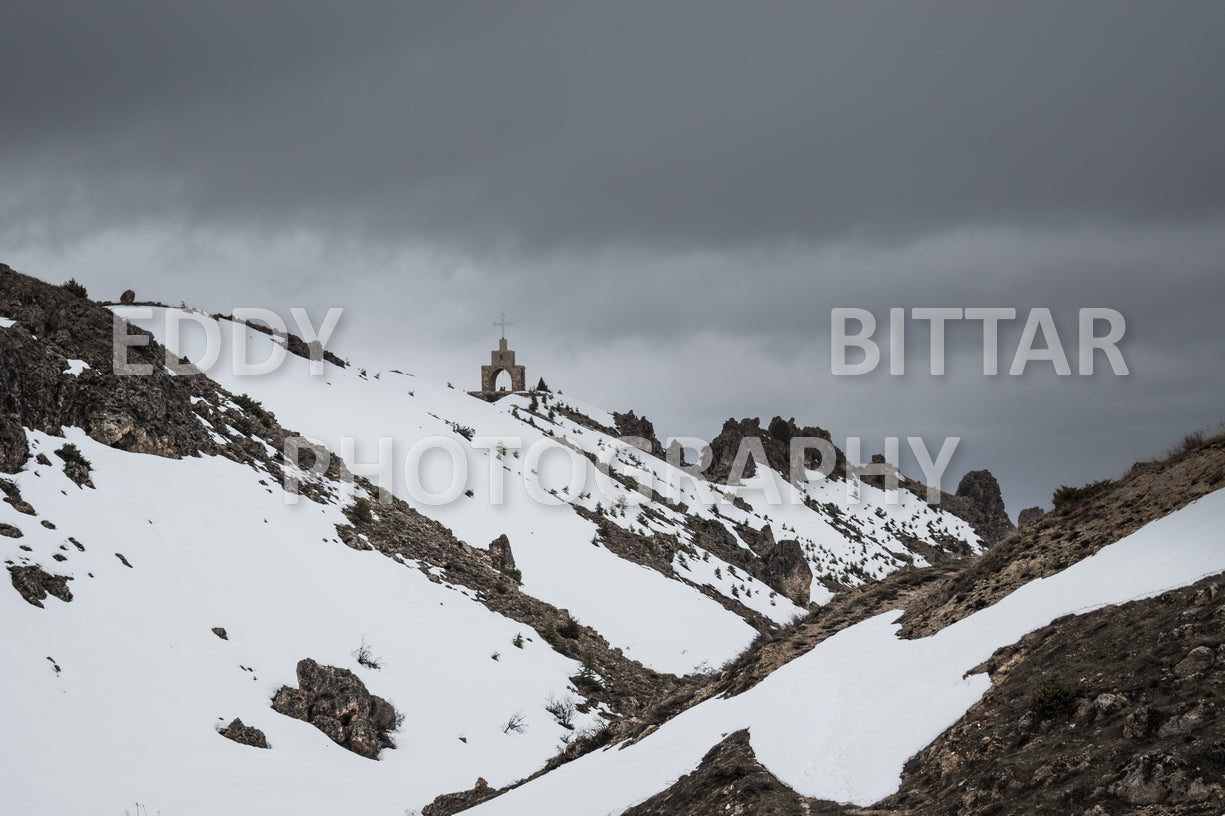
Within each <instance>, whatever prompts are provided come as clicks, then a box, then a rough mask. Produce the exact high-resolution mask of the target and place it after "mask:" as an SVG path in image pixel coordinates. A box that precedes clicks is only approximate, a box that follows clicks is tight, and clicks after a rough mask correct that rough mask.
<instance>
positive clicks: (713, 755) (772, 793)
mask: <svg viewBox="0 0 1225 816" xmlns="http://www.w3.org/2000/svg"><path fill="white" fill-rule="evenodd" d="M817 812H818V811H816V810H814V809H811V808H810V806H809V805H808V803H807V802H805V800H804V798H803V797H801V796H800V795H798V794H797V793H795V792H794V791H792V790H791V789H790V788H788V787H787V786H786V785H784V784H783V783H781V782H779V780H778V778H777V777H776V776H774V774H772V773H770V771H769V769H767V768H766V767H765V766H763V765H762V764H761V763H760V762H758V761H757V757H756V756H755V755H754V753H753V747H752V745H751V744H750V743H749V732H748V731H747V730H746V731H737V732H735V733H734V734H731V735H730V736H728V737H727V739H725V740H723V742H721V743H719V744H718V745H716V746H715V747H714V748H711V749H710V750H709V751H707V752H706V756H704V757H702V763H701V764H700V765H699V766H698V768H697V770H695V771H694V772H693V773H690V774H686V775H685V776H682V777H681V778H680V779H679V780H677V781H676V783H675V784H673V785H672V787H670V788H668V789H667V790H665V791H664V792H662V793H659V794H656V795H655V796H652V797H651V798H650V799H647V800H646V801H645V802H642V803H641V804H638V805H635V806H634V807H632V808H630V809H629V810H627V811H625V816H708V814H712V813H719V814H727V816H750V814H757V813H761V814H765V813H778V814H801V813H817Z"/></svg>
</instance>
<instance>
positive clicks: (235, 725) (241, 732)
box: [217, 717, 268, 748]
mask: <svg viewBox="0 0 1225 816" xmlns="http://www.w3.org/2000/svg"><path fill="white" fill-rule="evenodd" d="M217 733H219V734H221V736H223V737H225V738H226V739H229V740H234V742H237V743H239V744H240V745H250V746H251V747H253V748H267V747H268V738H267V737H265V736H264V732H263V731H260V730H259V729H258V728H255V727H253V726H250V725H243V723H242V720H240V719H238V718H237V717H235V718H234V721H233V722H231V723H230V724H229V725H227V726H226V727H225V728H223V729H221V730H220V731H218V732H217Z"/></svg>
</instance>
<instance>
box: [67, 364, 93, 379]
mask: <svg viewBox="0 0 1225 816" xmlns="http://www.w3.org/2000/svg"><path fill="white" fill-rule="evenodd" d="M87 368H89V363H87V362H85V361H84V360H69V361H68V368H66V369H64V372H63V373H65V374H67V375H68V376H69V377H76V376H78V375H79V374H80V373H81V372H82V371H84V370H85V369H87Z"/></svg>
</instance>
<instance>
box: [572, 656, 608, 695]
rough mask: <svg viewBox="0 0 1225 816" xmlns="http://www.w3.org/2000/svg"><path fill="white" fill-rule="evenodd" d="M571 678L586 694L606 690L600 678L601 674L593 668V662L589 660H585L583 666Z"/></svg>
mask: <svg viewBox="0 0 1225 816" xmlns="http://www.w3.org/2000/svg"><path fill="white" fill-rule="evenodd" d="M570 680H571V682H573V683H574V687H575V688H577V689H578V690H579V691H581V692H583V693H585V694H595V693H597V692H600V691H604V690H605V686H604V683H603V681H602V680H600V676H599V675H598V674H596V673H595V669H593V668H591V663H590V662H589V661H587V660H584V661H583V667H582V668H581V669H579V670H578V674H576V675H574V676H573V677H571V678H570Z"/></svg>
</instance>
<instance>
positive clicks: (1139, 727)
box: [1123, 705, 1161, 739]
mask: <svg viewBox="0 0 1225 816" xmlns="http://www.w3.org/2000/svg"><path fill="white" fill-rule="evenodd" d="M1160 722H1161V714H1160V713H1159V712H1158V711H1157V709H1155V708H1153V707H1152V706H1147V705H1146V706H1140V707H1139V708H1137V709H1136V710H1135V711H1133V712H1131V713H1130V714H1128V715H1127V717H1126V718H1125V719H1124V720H1123V737H1124V738H1125V739H1144V738H1145V737H1148V736H1150V735H1151V734H1152V733H1153V732H1154V731H1156V730H1157V725H1158V724H1159V723H1160Z"/></svg>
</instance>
